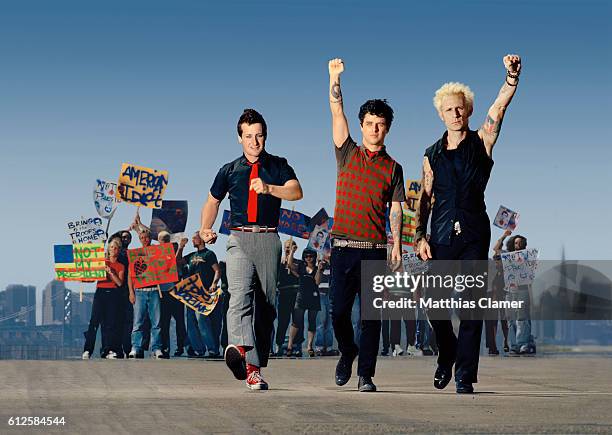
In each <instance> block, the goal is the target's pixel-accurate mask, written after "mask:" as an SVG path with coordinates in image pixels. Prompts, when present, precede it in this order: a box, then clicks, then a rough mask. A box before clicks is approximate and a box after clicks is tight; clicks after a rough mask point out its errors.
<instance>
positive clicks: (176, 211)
mask: <svg viewBox="0 0 612 435" xmlns="http://www.w3.org/2000/svg"><path fill="white" fill-rule="evenodd" d="M188 212H189V209H188V205H187V201H166V200H163V201H162V206H161V208H156V209H154V210H153V212H152V213H151V226H150V228H151V238H152V239H153V240H157V236H158V235H159V233H160V232H162V231H168V232H169V233H170V234H178V233H182V232H184V231H185V228H186V227H187V215H188Z"/></svg>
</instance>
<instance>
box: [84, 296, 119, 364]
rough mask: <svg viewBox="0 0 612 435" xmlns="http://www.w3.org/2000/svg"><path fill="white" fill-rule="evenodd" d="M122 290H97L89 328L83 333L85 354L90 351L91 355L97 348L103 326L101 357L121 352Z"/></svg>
mask: <svg viewBox="0 0 612 435" xmlns="http://www.w3.org/2000/svg"><path fill="white" fill-rule="evenodd" d="M121 310H122V307H121V289H117V288H109V289H105V288H97V289H96V293H95V294H94V299H93V304H92V307H91V317H90V319H89V327H88V328H87V331H85V332H84V333H83V335H85V345H84V346H83V352H85V351H88V352H89V354H90V355H91V354H92V353H93V350H94V347H95V346H96V334H97V333H98V327H99V326H102V347H101V348H100V356H102V357H105V356H106V355H107V354H108V352H109V351H111V350H112V351H113V352H116V353H117V354H120V353H122V352H121V344H120V343H121V340H120V328H119V327H120V324H119V320H120V319H121Z"/></svg>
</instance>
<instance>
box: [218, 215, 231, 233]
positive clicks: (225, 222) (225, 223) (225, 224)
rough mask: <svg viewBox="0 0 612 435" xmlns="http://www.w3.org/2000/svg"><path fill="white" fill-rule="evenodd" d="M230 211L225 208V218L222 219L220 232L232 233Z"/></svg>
mask: <svg viewBox="0 0 612 435" xmlns="http://www.w3.org/2000/svg"><path fill="white" fill-rule="evenodd" d="M230 227H231V225H230V211H229V210H223V219H222V220H221V226H220V227H219V234H225V235H226V236H229V235H230Z"/></svg>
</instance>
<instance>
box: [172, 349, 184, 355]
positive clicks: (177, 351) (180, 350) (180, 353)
mask: <svg viewBox="0 0 612 435" xmlns="http://www.w3.org/2000/svg"><path fill="white" fill-rule="evenodd" d="M184 352H185V351H184V350H183V348H182V347H179V348H178V349H176V350H175V351H174V356H181V355H183V353H184Z"/></svg>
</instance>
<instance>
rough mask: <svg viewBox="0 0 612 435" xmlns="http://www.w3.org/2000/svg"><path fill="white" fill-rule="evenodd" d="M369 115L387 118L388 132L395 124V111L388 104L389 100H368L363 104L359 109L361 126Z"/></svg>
mask: <svg viewBox="0 0 612 435" xmlns="http://www.w3.org/2000/svg"><path fill="white" fill-rule="evenodd" d="M368 113H369V114H370V115H374V116H380V117H381V118H385V122H386V123H387V130H388V129H390V128H391V123H392V122H393V109H392V108H391V106H389V104H387V100H378V99H376V100H368V101H366V102H365V103H363V104H362V105H361V107H360V108H359V124H361V125H363V119H364V118H365V116H366V114H368Z"/></svg>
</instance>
